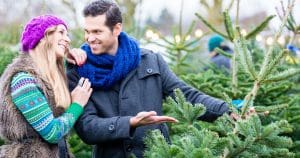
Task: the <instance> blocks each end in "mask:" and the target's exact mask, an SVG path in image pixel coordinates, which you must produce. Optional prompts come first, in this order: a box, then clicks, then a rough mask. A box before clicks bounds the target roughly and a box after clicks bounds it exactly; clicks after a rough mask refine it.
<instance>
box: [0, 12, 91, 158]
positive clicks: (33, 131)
mask: <svg viewBox="0 0 300 158" xmlns="http://www.w3.org/2000/svg"><path fill="white" fill-rule="evenodd" d="M67 33H68V32H67V27H66V24H65V23H64V21H62V20H61V19H59V18H57V17H55V16H52V15H43V16H38V17H36V18H34V19H32V20H31V21H29V23H28V24H27V25H26V26H25V29H24V30H23V33H22V38H21V44H22V51H23V53H22V54H20V55H19V57H18V58H16V59H15V60H14V61H13V63H12V64H10V65H9V66H8V67H7V68H6V70H5V72H4V73H3V75H2V77H1V79H0V81H1V86H0V105H1V108H0V134H1V138H2V139H4V140H5V141H6V145H3V146H1V147H0V149H1V150H0V157H9V158H11V157H13V158H14V157H30V158H31V157H34V158H55V157H70V154H69V153H68V150H67V146H66V142H65V140H64V136H65V135H67V133H68V132H69V131H70V129H71V128H72V127H73V125H74V123H75V121H76V120H77V118H78V117H79V116H80V115H81V114H82V112H83V107H84V106H85V105H86V103H87V101H88V99H89V97H90V95H91V93H92V89H91V88H90V85H91V84H90V82H89V81H88V80H87V79H83V78H82V79H81V80H80V81H79V82H80V83H79V84H78V86H77V87H76V88H75V89H74V90H73V91H72V92H71V94H70V93H69V91H68V88H67V84H66V75H65V67H64V58H65V57H66V56H67V52H68V48H69V44H70V39H69V37H68V36H67ZM76 53H78V51H77V52H73V56H74V58H73V59H74V60H75V61H77V64H78V65H80V64H82V62H83V61H84V60H85V59H84V57H82V56H80V55H75V54H76Z"/></svg>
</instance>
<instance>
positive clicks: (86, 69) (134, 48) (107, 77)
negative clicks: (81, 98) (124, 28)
mask: <svg viewBox="0 0 300 158" xmlns="http://www.w3.org/2000/svg"><path fill="white" fill-rule="evenodd" d="M81 49H83V50H84V51H86V53H87V61H86V63H85V64H84V65H83V66H81V67H78V69H77V71H78V73H79V75H80V76H81V77H85V78H88V79H89V80H90V82H91V83H92V87H93V88H95V89H109V88H111V87H112V86H113V85H114V84H115V83H117V82H118V81H120V80H122V79H123V78H125V77H126V75H127V74H128V73H129V72H130V71H132V70H133V69H135V68H136V67H137V66H138V65H139V62H140V59H141V53H140V48H139V45H138V43H137V41H136V40H135V39H134V38H132V37H129V36H128V35H127V34H126V33H125V32H121V34H120V35H119V47H118V50H117V53H116V55H115V56H112V55H109V54H107V53H104V54H100V55H94V54H93V53H92V51H91V48H90V46H89V45H88V44H87V43H85V44H83V45H82V46H81Z"/></svg>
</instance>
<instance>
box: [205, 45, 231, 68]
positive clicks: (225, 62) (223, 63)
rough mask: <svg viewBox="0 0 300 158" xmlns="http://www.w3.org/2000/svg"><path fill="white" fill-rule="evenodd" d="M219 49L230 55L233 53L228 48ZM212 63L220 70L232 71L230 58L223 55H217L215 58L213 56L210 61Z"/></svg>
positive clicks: (221, 47)
mask: <svg viewBox="0 0 300 158" xmlns="http://www.w3.org/2000/svg"><path fill="white" fill-rule="evenodd" d="M219 48H220V49H222V50H223V51H225V52H227V53H230V54H231V53H232V50H231V49H230V48H229V47H228V46H220V47H219ZM210 61H211V62H212V63H213V64H214V65H215V66H216V67H217V68H219V69H221V68H227V69H230V68H231V64H230V61H231V60H230V58H228V57H226V56H224V55H222V54H216V55H215V56H213V57H212V58H211V59H210Z"/></svg>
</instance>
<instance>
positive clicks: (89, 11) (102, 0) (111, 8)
mask: <svg viewBox="0 0 300 158" xmlns="http://www.w3.org/2000/svg"><path fill="white" fill-rule="evenodd" d="M103 14H105V15H106V21H105V25H106V26H108V27H109V29H110V30H113V27H114V26H115V25H116V24H117V23H122V14H121V11H120V8H119V7H118V5H117V4H116V3H115V2H114V1H112V0H97V1H94V2H92V3H90V4H88V5H87V6H86V7H85V8H84V10H83V15H84V17H88V16H92V17H95V16H98V15H103Z"/></svg>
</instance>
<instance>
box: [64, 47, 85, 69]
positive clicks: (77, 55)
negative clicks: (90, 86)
mask: <svg viewBox="0 0 300 158" xmlns="http://www.w3.org/2000/svg"><path fill="white" fill-rule="evenodd" d="M86 58H87V55H86V53H85V51H83V50H82V49H79V48H73V49H71V50H70V51H69V53H68V54H67V61H68V62H69V63H72V64H74V65H78V66H81V65H83V64H84V63H85V61H86Z"/></svg>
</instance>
